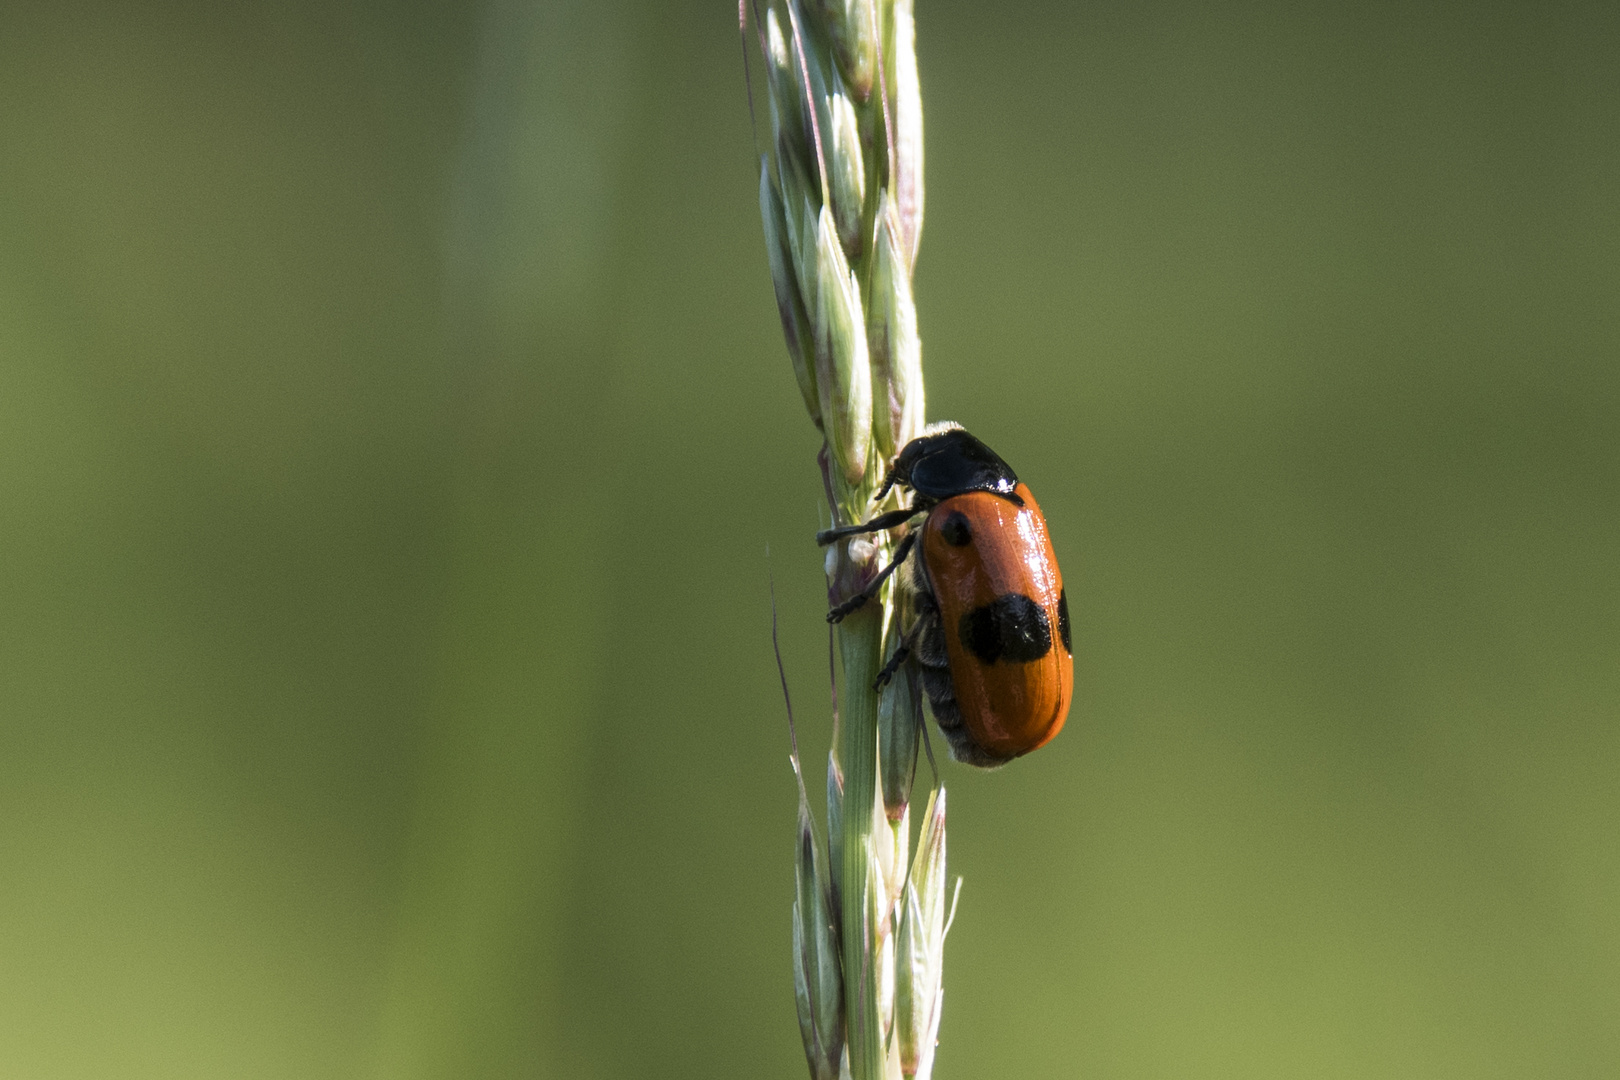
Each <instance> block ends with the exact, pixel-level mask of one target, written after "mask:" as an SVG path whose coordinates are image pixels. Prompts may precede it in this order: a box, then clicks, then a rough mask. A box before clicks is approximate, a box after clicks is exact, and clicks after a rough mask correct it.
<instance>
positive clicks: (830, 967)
mask: <svg viewBox="0 0 1620 1080" xmlns="http://www.w3.org/2000/svg"><path fill="white" fill-rule="evenodd" d="M796 855H797V858H796V860H795V863H794V884H795V886H796V894H795V896H794V899H793V989H794V998H795V1002H796V1004H797V1006H798V1012H799V1033H800V1034H801V1035H802V1036H803V1037H804V1054H805V1059H806V1060H807V1061H808V1062H809V1065H810V1076H811V1080H836V1078H837V1076H838V1063H839V1057H840V1055H841V1054H842V1053H843V1049H844V984H843V974H842V972H841V971H840V967H839V965H840V963H841V961H840V952H839V949H840V946H839V940H838V925H837V919H836V916H835V914H834V912H835V911H836V909H835V908H834V907H833V905H832V892H831V888H830V884H831V882H830V876H829V873H828V867H827V855H826V852H825V851H823V849H822V846H821V842H820V840H819V839H818V838H817V836H816V834H815V826H814V823H813V821H812V820H811V817H810V806H809V803H808V802H807V801H806V799H805V794H804V785H803V783H802V782H801V783H800V785H799V830H798V845H797V852H796Z"/></svg>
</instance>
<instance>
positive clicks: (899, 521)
mask: <svg viewBox="0 0 1620 1080" xmlns="http://www.w3.org/2000/svg"><path fill="white" fill-rule="evenodd" d="M922 511H923V508H921V507H916V506H913V507H911V508H910V509H901V510H890V511H889V512H888V513H887V514H879V515H878V516H877V517H875V518H873V519H872V520H871V521H867V522H863V523H861V524H859V525H840V526H839V527H838V528H836V529H822V530H821V531H820V532H818V533H816V543H818V544H820V545H821V546H822V547H826V546H827V545H828V544H830V543H832V542H833V541H834V540H842V539H843V538H844V537H846V536H859V535H860V534H861V533H874V532H882V531H883V530H884V529H892V528H894V527H895V526H896V525H904V524H905V523H906V522H908V521H910V520H911V519H912V518H914V517H916V516H917V515H918V514H920V513H922Z"/></svg>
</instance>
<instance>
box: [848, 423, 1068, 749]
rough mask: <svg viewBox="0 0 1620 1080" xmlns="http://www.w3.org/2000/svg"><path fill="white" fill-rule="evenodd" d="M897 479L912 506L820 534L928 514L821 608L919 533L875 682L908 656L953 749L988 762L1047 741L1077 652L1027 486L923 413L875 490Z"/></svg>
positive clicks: (904, 551) (970, 440) (891, 568)
mask: <svg viewBox="0 0 1620 1080" xmlns="http://www.w3.org/2000/svg"><path fill="white" fill-rule="evenodd" d="M895 487H902V488H910V489H911V492H912V498H911V505H910V506H908V507H904V508H902V509H899V510H892V511H890V512H888V513H885V514H879V515H878V516H877V517H875V518H873V519H871V520H870V521H867V522H864V523H862V524H859V525H846V526H842V527H839V528H834V529H825V530H823V531H821V532H819V533H817V534H816V541H817V542H818V543H820V544H822V545H826V544H830V543H833V542H834V541H837V540H841V539H843V538H845V537H848V536H855V535H858V534H861V533H871V532H881V531H883V530H886V529H894V528H898V527H899V526H901V525H904V524H905V523H906V522H909V521H911V520H912V519H914V518H915V517H917V516H918V515H919V514H926V515H927V517H926V518H924V519H923V522H922V526H921V528H920V529H917V530H913V531H911V532H908V533H907V534H906V536H905V538H904V539H902V540H901V541H900V545H899V547H898V548H896V549H895V554H894V559H893V560H892V561H891V562H890V563H889V565H888V566H886V567H884V568H883V570H882V571H881V572H880V573H879V574H878V575H877V577H876V578H875V579H874V580H873V581H872V582H871V584H869V585H868V586H867V587H866V588H865V589H863V590H861V592H860V593H858V594H856V595H855V596H853V597H851V598H850V599H849V600H847V601H845V602H844V603H842V604H839V605H838V606H837V607H835V608H833V609H832V610H831V611H830V612H828V613H827V621H828V622H838V621H840V620H841V619H843V618H844V616H846V615H848V614H849V613H850V612H852V611H854V610H856V609H857V608H859V607H861V606H862V605H864V604H865V603H866V601H867V600H869V599H871V598H872V597H873V596H876V595H877V591H878V589H879V588H880V587H881V586H882V584H883V581H884V579H886V578H887V577H888V576H889V575H890V574H892V573H894V572H895V570H897V569H899V568H900V567H901V566H902V565H904V564H905V563H906V562H907V559H908V557H909V556H910V555H911V554H912V552H913V551H914V550H915V549H916V548H918V547H920V548H921V554H920V555H919V557H918V558H916V559H912V560H910V569H909V571H908V573H907V576H906V578H905V579H904V580H905V582H906V584H907V585H908V586H909V588H908V589H906V590H903V591H905V592H909V594H910V596H911V598H912V607H913V609H914V620H913V621H912V623H911V624H910V626H909V627H908V629H907V630H906V631H905V633H904V635H903V636H902V639H901V645H900V647H899V649H897V650H896V652H895V654H894V656H893V657H892V658H891V659H890V661H889V663H888V664H887V665H886V666H885V667H884V669H883V671H882V672H881V673H880V674H879V675H878V680H877V685H878V686H879V687H881V686H882V685H883V684H884V683H885V682H886V681H888V679H889V677H890V676H892V675H893V673H894V672H895V670H897V669H898V667H899V665H900V664H901V663H903V662H907V661H908V660H909V662H911V663H913V665H914V670H915V671H916V673H917V674H918V676H919V678H920V680H921V682H922V686H923V689H924V690H925V691H926V692H927V694H928V703H929V705H930V706H931V707H932V710H933V713H934V721H935V722H936V723H937V724H938V725H939V728H940V731H941V732H943V733H944V735H945V737H946V739H947V740H949V742H950V745H951V756H952V757H954V758H955V759H956V760H958V761H963V762H967V763H968V764H970V765H978V766H982V767H993V766H996V765H1002V764H1005V763H1006V762H1008V761H1011V760H1012V759H1013V758H1016V757H1020V756H1022V755H1024V754H1027V753H1029V752H1030V751H1031V750H1035V749H1037V748H1039V747H1041V746H1044V745H1045V744H1046V743H1048V742H1049V741H1051V739H1052V737H1053V736H1055V735H1056V734H1057V733H1058V732H1059V731H1061V730H1062V728H1063V722H1064V720H1066V719H1067V718H1068V714H1069V703H1070V700H1071V699H1072V698H1073V696H1074V654H1073V651H1072V649H1071V646H1070V641H1069V601H1068V596H1067V594H1066V593H1065V592H1064V589H1063V576H1062V574H1061V573H1059V571H1058V565H1057V556H1056V555H1055V554H1054V553H1053V551H1052V540H1051V537H1050V536H1049V535H1048V534H1047V529H1046V518H1045V517H1044V516H1042V514H1041V508H1040V506H1039V505H1038V504H1037V503H1036V502H1035V496H1034V495H1033V494H1031V493H1030V490H1029V488H1028V487H1027V486H1026V485H1025V484H1023V483H1022V482H1020V481H1019V479H1018V476H1017V474H1016V473H1014V472H1013V470H1012V468H1011V466H1009V465H1008V464H1007V463H1006V462H1005V461H1003V460H1002V459H1001V457H1000V456H999V455H998V454H997V453H996V452H995V451H994V450H991V449H990V448H989V447H988V446H986V445H985V444H984V443H983V442H981V441H980V440H979V439H977V438H975V437H974V436H972V435H970V434H968V432H967V431H966V430H964V429H963V428H962V427H961V425H959V424H954V423H941V424H933V425H930V426H929V427H928V428H927V429H926V430H925V431H924V432H923V434H922V435H921V436H919V437H918V438H916V439H913V440H912V441H911V442H909V443H907V444H906V445H905V446H904V447H903V448H902V449H901V451H900V453H899V455H898V456H896V458H895V461H894V465H893V467H891V468H890V469H889V473H888V475H887V476H886V477H885V478H884V481H883V487H882V489H881V490H879V492H878V493H877V496H876V499H877V500H881V499H882V498H883V497H884V496H886V495H887V494H888V493H889V491H890V490H891V489H892V488H895Z"/></svg>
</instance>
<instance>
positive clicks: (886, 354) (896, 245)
mask: <svg viewBox="0 0 1620 1080" xmlns="http://www.w3.org/2000/svg"><path fill="white" fill-rule="evenodd" d="M868 295H869V298H870V299H869V303H868V305H867V318H866V322H867V327H866V340H867V352H868V354H869V355H870V357H871V362H872V439H873V442H874V443H875V444H876V446H877V448H878V452H879V453H880V454H882V455H883V458H884V460H885V461H887V460H889V459H891V458H893V457H894V455H895V454H896V453H898V452H899V450H900V448H901V447H903V446H905V445H906V443H908V442H910V441H911V440H912V439H914V438H916V437H917V436H918V435H919V434H921V433H922V427H923V379H922V341H921V340H920V339H919V338H918V336H917V305H916V303H915V301H913V299H912V294H911V263H910V261H909V257H908V256H907V254H906V250H905V246H904V235H903V232H902V227H901V223H900V215H899V212H898V210H897V208H896V205H895V203H894V201H893V200H892V199H891V198H890V197H889V193H888V192H886V191H885V192H883V194H882V195H881V196H880V198H879V200H878V213H877V244H876V247H875V248H874V250H873V252H872V281H871V288H870V290H869V293H868Z"/></svg>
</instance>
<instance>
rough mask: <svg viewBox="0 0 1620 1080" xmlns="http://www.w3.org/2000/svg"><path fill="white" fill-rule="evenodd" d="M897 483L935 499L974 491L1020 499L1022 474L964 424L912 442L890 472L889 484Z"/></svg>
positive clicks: (904, 449)
mask: <svg viewBox="0 0 1620 1080" xmlns="http://www.w3.org/2000/svg"><path fill="white" fill-rule="evenodd" d="M894 483H900V484H905V485H906V486H908V487H910V488H911V490H913V491H915V492H916V493H917V494H919V495H921V496H923V497H924V498H927V499H933V500H939V499H948V498H950V497H951V496H952V495H965V494H967V493H968V492H970V491H988V492H989V493H990V494H992V495H1000V496H1003V497H1004V498H1013V499H1016V498H1017V496H1015V495H1014V494H1013V488H1014V487H1016V486H1017V484H1018V474H1017V473H1015V472H1013V471H1012V466H1010V465H1008V464H1007V463H1006V462H1005V461H1002V460H1001V458H1000V457H999V456H998V455H997V454H996V452H995V451H994V450H992V449H990V448H989V447H988V446H986V445H984V443H982V442H980V441H979V440H978V439H975V438H974V437H973V436H972V435H969V434H968V433H967V432H966V431H963V430H962V429H961V428H951V429H949V430H946V431H941V432H939V433H938V434H934V435H924V436H922V437H921V438H917V439H912V440H911V441H910V442H908V443H907V444H906V445H905V447H904V448H903V449H902V450H901V451H900V454H899V456H898V457H896V458H895V459H894V468H893V469H891V470H890V472H889V484H894ZM889 484H885V485H884V489H885V491H886V490H887V489H888V487H889Z"/></svg>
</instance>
